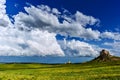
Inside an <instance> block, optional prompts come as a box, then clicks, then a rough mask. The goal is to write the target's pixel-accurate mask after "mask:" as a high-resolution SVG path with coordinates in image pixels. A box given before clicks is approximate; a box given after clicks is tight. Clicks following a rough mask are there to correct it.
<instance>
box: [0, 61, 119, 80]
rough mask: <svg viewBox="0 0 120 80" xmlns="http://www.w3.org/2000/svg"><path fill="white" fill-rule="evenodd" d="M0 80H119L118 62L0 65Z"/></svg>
mask: <svg viewBox="0 0 120 80" xmlns="http://www.w3.org/2000/svg"><path fill="white" fill-rule="evenodd" d="M0 80H120V61H115V62H87V63H82V64H80V63H76V64H37V63H31V64H30V63H29V64H28V63H27V64H25V63H9V64H2V63H1V64H0Z"/></svg>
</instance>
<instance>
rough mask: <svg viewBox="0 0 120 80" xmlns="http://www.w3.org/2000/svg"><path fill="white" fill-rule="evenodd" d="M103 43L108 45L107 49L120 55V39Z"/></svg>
mask: <svg viewBox="0 0 120 80" xmlns="http://www.w3.org/2000/svg"><path fill="white" fill-rule="evenodd" d="M103 45H105V46H108V47H109V48H108V49H109V51H110V52H111V53H112V54H113V55H118V56H120V41H114V42H105V43H104V44H103Z"/></svg>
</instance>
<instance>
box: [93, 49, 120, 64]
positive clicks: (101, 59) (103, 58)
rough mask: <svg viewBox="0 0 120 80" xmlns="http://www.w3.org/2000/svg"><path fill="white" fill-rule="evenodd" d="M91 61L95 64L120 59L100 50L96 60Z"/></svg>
mask: <svg viewBox="0 0 120 80" xmlns="http://www.w3.org/2000/svg"><path fill="white" fill-rule="evenodd" d="M92 61H97V62H110V61H120V57H117V56H113V55H111V54H110V53H109V51H107V50H102V51H101V52H100V55H99V56H98V57H97V58H95V59H93V60H92Z"/></svg>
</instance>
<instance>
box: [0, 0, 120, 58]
mask: <svg viewBox="0 0 120 80" xmlns="http://www.w3.org/2000/svg"><path fill="white" fill-rule="evenodd" d="M5 2H6V0H0V55H3V56H35V55H37V56H47V55H52V56H97V55H98V51H100V49H101V48H100V47H99V46H96V45H91V44H89V43H86V42H82V41H77V40H71V41H67V40H64V41H63V40H62V41H58V40H56V37H55V36H56V34H60V35H63V36H70V37H79V38H83V39H85V40H93V39H95V40H96V39H97V40H98V39H100V38H110V39H115V40H120V35H119V33H112V32H103V33H100V31H98V30H93V29H92V28H87V25H96V24H97V23H99V20H98V19H96V18H94V17H92V16H88V15H84V14H83V13H81V12H79V11H77V12H76V13H75V14H73V15H72V14H69V15H67V13H69V12H68V11H67V10H64V11H63V12H60V11H59V10H58V9H56V8H50V7H49V6H47V5H38V6H37V7H35V6H32V5H31V4H29V6H30V7H24V9H25V11H26V13H24V12H19V14H17V15H14V17H13V18H14V20H15V21H13V23H11V21H10V19H9V17H8V16H7V14H6V9H5V8H6V5H5Z"/></svg>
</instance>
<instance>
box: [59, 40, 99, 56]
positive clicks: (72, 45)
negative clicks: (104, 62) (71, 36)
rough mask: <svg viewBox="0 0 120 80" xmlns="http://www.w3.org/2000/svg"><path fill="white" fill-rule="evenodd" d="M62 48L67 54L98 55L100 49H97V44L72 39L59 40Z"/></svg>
mask: <svg viewBox="0 0 120 80" xmlns="http://www.w3.org/2000/svg"><path fill="white" fill-rule="evenodd" d="M59 44H60V45H61V47H62V49H63V50H64V52H65V55H67V56H94V57H95V56H98V55H99V49H95V47H96V46H95V45H91V44H89V43H86V42H82V41H78V40H71V41H67V40H65V39H64V41H59Z"/></svg>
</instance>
